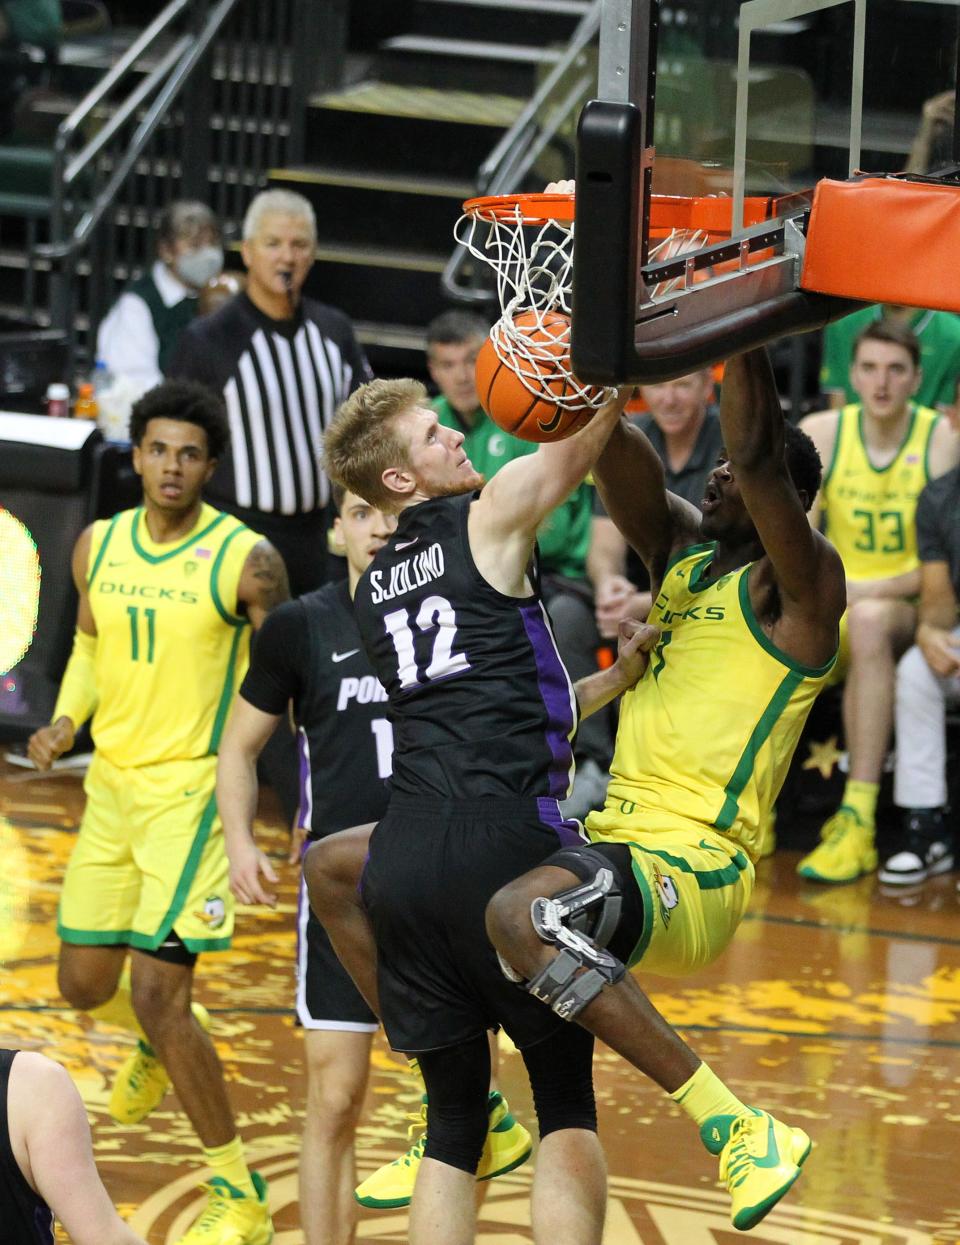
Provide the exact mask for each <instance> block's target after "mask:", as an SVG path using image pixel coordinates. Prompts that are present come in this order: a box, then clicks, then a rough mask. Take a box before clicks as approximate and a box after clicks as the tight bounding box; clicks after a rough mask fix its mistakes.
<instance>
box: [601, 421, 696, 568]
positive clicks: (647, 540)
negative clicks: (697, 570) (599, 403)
mask: <svg viewBox="0 0 960 1245" xmlns="http://www.w3.org/2000/svg"><path fill="white" fill-rule="evenodd" d="M593 478H594V480H595V482H596V485H597V488H598V489H599V490H600V496H601V498H602V499H603V504H604V506H605V507H606V511H607V514H608V515H609V516H610V518H611V519H612V520H613V521H614V523H615V524H616V525H617V527H618V528H619V529H620V531H621V532H622V533H623V535H624V537H625V538H626V541H627V543H628V544H629V545H631V546H632V547H633V548H634V549H635V550H636V552H637V553H638V554H639V555H640V557H641V558H642V559H643V562H644V564H645V565H646V567H647V570H648V571H649V573H650V582H651V585H652V587H653V588H654V590H656V589H657V588H658V587H659V585H660V581H661V579H662V578H663V572H664V568H665V567H666V564H667V561H668V559H669V557H670V554H671V553H672V552H673V551H674V550H675V549H678V548H682V547H683V546H684V545H687V544H691V543H692V542H693V541H695V540H696V539H697V534H698V532H699V530H700V514H699V512H698V511H697V509H696V508H695V507H694V506H691V505H690V504H689V502H686V501H684V500H683V499H682V498H680V497H676V496H675V495H674V494H673V493H669V492H667V489H666V485H665V483H664V471H663V464H662V463H661V461H660V459H659V457H658V456H657V452H656V450H654V448H653V446H652V445H651V444H650V442H649V441H648V440H647V438H646V437H645V436H644V434H643V433H642V432H641V431H640V429H639V428H637V427H635V426H634V425H633V424H631V423H630V422H629V420H627V419H626V418H621V419H620V421H619V423H618V424H617V427H616V428H614V430H613V432H612V434H611V436H610V439H609V440H608V441H607V443H606V445H605V446H604V449H603V453H602V454H601V455H600V457H599V458H598V460H597V463H596V466H595V467H594V472H593Z"/></svg>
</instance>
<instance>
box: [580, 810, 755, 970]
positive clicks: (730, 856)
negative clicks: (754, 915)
mask: <svg viewBox="0 0 960 1245" xmlns="http://www.w3.org/2000/svg"><path fill="white" fill-rule="evenodd" d="M596 816H598V815H597V814H593V815H592V817H591V820H593V819H594V818H595V817H596ZM587 834H588V836H589V838H590V839H591V841H592V842H594V843H597V844H600V843H622V844H623V845H624V846H625V847H628V848H629V849H630V862H631V864H632V866H633V879H634V881H635V882H636V884H637V886H638V887H639V889H640V893H641V895H642V896H643V911H644V924H643V933H642V935H641V937H640V940H639V941H638V942H637V945H636V947H634V949H633V952H632V953H631V955H630V959H629V961H628V964H627V967H628V968H641V969H643V970H644V972H650V973H659V974H661V975H662V976H664V977H686V976H687V975H688V974H690V973H695V972H696V971H697V970H698V969H701V968H705V967H706V966H707V965H708V964H711V963H712V962H713V961H714V960H715V959H716V958H717V956H718V955H720V953H721V952H722V951H724V950H725V949H726V947H727V945H728V944H729V942H730V939H731V938H732V937H733V935H734V933H735V932H736V929H737V926H738V925H739V924H740V921H741V920H742V919H743V914H744V913H745V912H746V910H747V906H748V905H749V903H750V896H751V895H752V894H753V882H754V869H753V864H752V863H751V861H750V859H749V857H748V856H747V854H746V852H744V851H742V850H741V849H740V848H738V847H737V845H736V844H735V843H733V842H731V841H730V840H728V839H726V838H725V837H724V836H723V835H721V834H717V833H716V831H714V830H710V829H709V828H706V827H693V826H691V827H690V828H685V829H676V828H675V829H671V830H630V831H629V832H621V833H618V832H617V831H616V830H613V829H611V830H610V831H609V832H601V831H597V830H591V829H589V827H588V829H587Z"/></svg>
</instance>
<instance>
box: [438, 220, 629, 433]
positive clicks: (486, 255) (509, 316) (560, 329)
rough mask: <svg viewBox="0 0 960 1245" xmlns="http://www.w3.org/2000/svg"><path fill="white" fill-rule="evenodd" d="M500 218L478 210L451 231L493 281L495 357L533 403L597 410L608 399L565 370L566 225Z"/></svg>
mask: <svg viewBox="0 0 960 1245" xmlns="http://www.w3.org/2000/svg"><path fill="white" fill-rule="evenodd" d="M505 211H506V209H505V208H503V207H499V206H498V207H497V209H496V213H493V212H490V213H487V212H484V211H483V209H482V208H480V209H477V211H476V212H475V213H466V214H465V215H463V216H461V217H460V219H459V221H458V222H457V224H456V227H455V229H454V236H455V237H456V239H457V241H458V242H460V243H461V245H463V246H465V247H466V248H467V250H468V251H469V252H470V254H471V255H472V256H473V257H474V258H475V259H477V260H479V261H480V263H482V264H486V265H487V267H489V268H492V269H493V272H494V275H495V277H496V283H497V298H498V300H499V303H500V309H501V314H500V318H499V319H498V320H497V322H496V323H495V324H494V325H493V327H492V328H491V330H490V338H491V340H492V342H493V347H494V350H495V351H496V353H497V357H498V358H499V359H500V361H501V362H502V363H504V364H505V365H506V366H507V367H509V368H510V369H511V370H512V371H513V372H515V373H516V375H517V377H518V378H519V379H520V382H521V383H522V384H523V386H524V388H525V389H527V390H528V391H529V392H530V393H531V394H533V395H534V396H535V397H539V398H545V399H546V400H548V401H550V402H552V403H554V404H555V405H556V406H559V407H561V408H563V409H566V410H582V409H583V407H585V406H589V407H599V406H602V405H603V402H604V401H605V399H606V397H607V395H608V392H609V391H608V390H606V389H603V388H598V387H597V386H595V385H584V384H581V382H580V381H579V380H577V378H576V376H574V374H573V370H572V368H571V366H570V295H571V290H572V286H573V221H566V220H537V221H535V222H531V221H530V220H528V219H527V218H526V217H525V216H524V215H523V212H522V211H521V209H520V206H519V205H514V206H513V207H512V208H511V209H510V214H509V215H504V213H505Z"/></svg>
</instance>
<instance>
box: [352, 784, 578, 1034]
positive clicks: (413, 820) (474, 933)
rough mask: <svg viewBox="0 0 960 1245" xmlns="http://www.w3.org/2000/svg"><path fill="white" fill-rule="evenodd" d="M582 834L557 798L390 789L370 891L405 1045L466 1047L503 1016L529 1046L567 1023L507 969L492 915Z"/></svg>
mask: <svg viewBox="0 0 960 1245" xmlns="http://www.w3.org/2000/svg"><path fill="white" fill-rule="evenodd" d="M582 842H583V838H582V837H581V832H580V823H579V822H576V821H564V820H563V818H562V816H561V814H560V811H559V809H558V807H557V802H556V800H549V799H539V800H537V799H534V798H531V799H526V800H492V799H491V800H477V801H472V802H467V801H452V800H451V801H444V800H420V799H416V798H414V797H409V796H398V795H394V796H393V797H392V798H391V801H390V807H389V809H388V810H387V813H386V816H385V817H384V818H383V820H382V821H381V822H380V823H379V824H378V825H377V827H376V829H375V830H374V832H373V836H372V838H371V840H370V856H369V859H368V860H367V865H366V869H365V870H364V874H363V879H362V881H361V894H362V896H363V901H364V903H365V904H366V906H367V910H368V912H369V914H370V919H371V921H372V923H373V929H374V934H375V935H376V940H377V957H378V982H379V987H380V1010H381V1012H382V1014H383V1025H384V1029H385V1030H386V1033H387V1037H388V1039H389V1041H390V1045H391V1046H392V1047H393V1048H394V1050H400V1051H409V1052H411V1053H415V1052H417V1051H424V1050H437V1049H439V1048H441V1047H445V1046H455V1045H458V1044H459V1043H460V1042H465V1041H467V1040H469V1039H470V1038H473V1037H475V1036H476V1035H477V1034H479V1033H482V1032H483V1031H484V1030H485V1029H493V1028H496V1027H497V1026H498V1025H502V1026H503V1028H504V1029H506V1031H507V1033H509V1035H510V1037H511V1038H512V1039H513V1041H514V1043H515V1044H516V1045H517V1046H518V1047H519V1048H520V1049H523V1047H525V1046H532V1045H533V1044H534V1043H535V1042H540V1041H542V1040H543V1039H544V1038H545V1037H548V1036H549V1035H550V1034H551V1033H553V1032H555V1031H556V1030H557V1029H558V1028H559V1027H560V1026H561V1025H562V1024H563V1023H564V1022H563V1021H562V1020H560V1019H558V1017H557V1016H556V1015H554V1013H553V1012H552V1011H551V1010H550V1009H549V1008H548V1007H545V1006H544V1004H543V1003H540V1002H538V1001H537V1000H536V999H534V998H533V997H532V996H531V995H529V994H527V993H526V992H525V991H524V990H521V989H519V988H518V987H517V986H516V985H514V984H513V983H511V982H509V981H508V980H507V979H506V978H505V977H504V975H503V973H502V972H501V970H500V964H499V961H498V960H497V956H496V952H495V951H494V949H493V947H492V945H491V943H490V941H489V939H488V938H487V934H486V926H485V923H484V916H485V912H486V907H487V903H488V902H489V900H490V898H491V896H492V895H494V894H495V893H496V891H498V890H499V889H500V887H501V886H505V885H506V883H508V882H512V881H513V880H514V878H517V877H519V876H520V875H521V874H523V873H526V872H527V871H528V870H530V869H534V868H536V867H537V866H538V865H539V864H541V863H542V862H543V861H544V860H545V859H546V858H547V857H548V856H550V855H552V854H553V853H554V852H555V851H556V850H557V849H558V848H559V847H565V846H570V845H572V844H574V843H582Z"/></svg>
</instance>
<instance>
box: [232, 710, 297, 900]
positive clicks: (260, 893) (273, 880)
mask: <svg viewBox="0 0 960 1245" xmlns="http://www.w3.org/2000/svg"><path fill="white" fill-rule="evenodd" d="M281 716H282V715H280V714H274V713H264V712H263V710H262V709H257V708H256V707H255V706H254V705H251V704H250V702H249V701H247V700H244V698H243V696H238V697H237V698H236V700H235V701H234V703H233V709H232V710H231V712H230V718H229V721H228V722H227V727H226V730H225V731H224V733H223V739H222V740H221V742H220V748H219V755H218V757H217V808H218V809H219V812H220V818H221V820H222V822H223V840H224V846H225V847H226V849H227V859H228V860H229V862H230V889H231V890H232V891H233V893H234V895H235V897H236V898H237V899H238V900H239V902H240V903H247V904H253V903H262V904H266V905H267V907H270V908H273V907H275V906H276V902H277V896H276V894H275V893H274V892H273V891H270V890H268V889H267V885H266V884H267V883H268V884H269V885H271V886H276V884H277V882H278V880H279V879H278V878H277V874H276V872H275V870H274V868H273V865H272V864H271V863H270V861H269V859H268V858H267V857H266V856H265V855H264V853H263V852H262V851H260V849H259V848H258V847H257V843H256V839H255V838H254V834H253V820H254V817H255V816H256V813H257V792H258V784H257V758H258V757H259V756H260V753H261V752H262V751H263V749H264V747H265V746H266V743H267V740H268V739H269V738H270V736H271V735H272V734H273V732H274V730H275V729H276V726H277V723H278V722H279V721H280V718H281Z"/></svg>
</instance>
